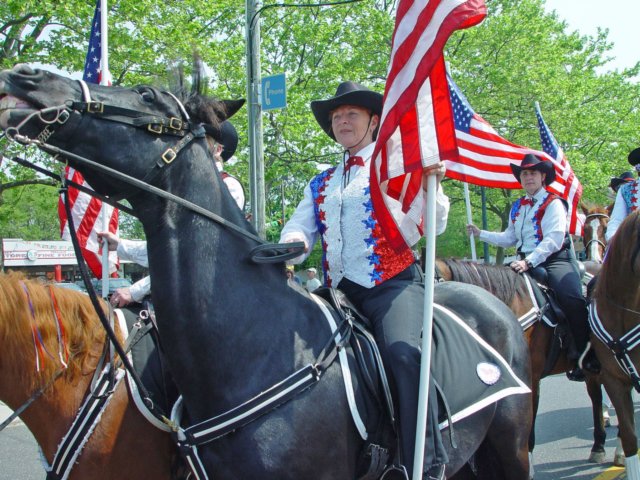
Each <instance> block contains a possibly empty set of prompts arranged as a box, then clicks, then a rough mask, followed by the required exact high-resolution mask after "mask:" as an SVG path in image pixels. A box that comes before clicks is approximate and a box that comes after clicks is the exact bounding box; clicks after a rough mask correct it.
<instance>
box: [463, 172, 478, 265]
mask: <svg viewBox="0 0 640 480" xmlns="http://www.w3.org/2000/svg"><path fill="white" fill-rule="evenodd" d="M464 203H465V204H466V206H467V224H470V223H473V218H472V217H471V199H470V198H469V184H468V183H467V182H464ZM469 241H470V242H471V260H473V261H474V262H476V261H477V260H478V257H477V256H476V239H475V238H474V236H473V233H472V234H471V236H470V237H469Z"/></svg>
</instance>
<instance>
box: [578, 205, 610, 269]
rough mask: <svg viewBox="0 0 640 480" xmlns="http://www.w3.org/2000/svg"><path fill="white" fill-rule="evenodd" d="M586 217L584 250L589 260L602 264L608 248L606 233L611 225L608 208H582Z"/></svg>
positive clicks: (583, 235)
mask: <svg viewBox="0 0 640 480" xmlns="http://www.w3.org/2000/svg"><path fill="white" fill-rule="evenodd" d="M582 211H583V213H584V215H585V221H584V228H583V234H582V238H583V242H584V249H585V252H586V255H587V258H586V259H587V260H591V261H593V262H598V263H601V262H602V259H603V258H604V252H605V249H606V246H607V240H606V238H605V233H606V231H607V224H608V223H609V214H608V212H607V209H606V207H598V206H595V207H586V206H584V205H583V206H582Z"/></svg>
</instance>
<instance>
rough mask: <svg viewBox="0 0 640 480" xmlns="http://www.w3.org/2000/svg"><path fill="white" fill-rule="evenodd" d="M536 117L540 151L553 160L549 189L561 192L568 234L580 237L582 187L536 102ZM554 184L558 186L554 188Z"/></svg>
mask: <svg viewBox="0 0 640 480" xmlns="http://www.w3.org/2000/svg"><path fill="white" fill-rule="evenodd" d="M536 117H537V118H538V129H539V130H540V141H541V142H542V150H544V152H545V153H546V154H547V155H549V156H550V157H551V158H552V159H553V160H554V163H555V167H556V181H555V182H554V183H552V184H551V187H554V186H555V187H556V188H557V187H558V186H560V187H561V192H560V193H559V195H560V196H561V197H562V198H564V199H565V200H566V201H567V202H568V203H569V232H570V233H572V234H574V235H582V222H581V220H580V219H579V218H578V204H579V203H580V198H581V197H582V185H581V184H580V181H579V180H578V177H576V176H575V174H574V173H573V169H572V168H571V165H569V162H568V161H567V157H566V156H565V155H564V152H563V150H562V148H560V145H559V144H558V142H556V139H555V138H554V136H553V134H552V133H551V130H549V127H548V126H547V124H546V123H545V122H544V119H543V118H542V113H540V105H538V102H536ZM556 183H558V184H559V185H558V186H556Z"/></svg>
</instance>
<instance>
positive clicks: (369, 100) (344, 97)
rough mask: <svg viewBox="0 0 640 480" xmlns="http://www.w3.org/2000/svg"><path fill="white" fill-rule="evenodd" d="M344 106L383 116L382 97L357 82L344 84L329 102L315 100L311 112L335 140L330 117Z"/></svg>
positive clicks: (339, 86)
mask: <svg viewBox="0 0 640 480" xmlns="http://www.w3.org/2000/svg"><path fill="white" fill-rule="evenodd" d="M342 105H355V106H357V107H363V108H367V109H369V110H371V112H372V113H374V114H376V115H381V114H382V95H381V94H379V93H378V92H374V91H373V90H369V89H368V88H367V87H365V86H363V85H360V84H359V83H355V82H342V83H341V84H340V85H338V88H337V90H336V94H335V95H334V96H333V97H331V98H329V99H327V100H314V101H313V102H311V111H312V112H313V115H314V116H315V117H316V121H317V122H318V124H320V126H321V127H322V129H323V130H324V131H325V132H326V134H327V135H329V136H330V137H331V138H333V139H334V140H335V139H336V137H335V135H334V134H333V130H332V129H331V118H330V117H329V115H330V114H331V112H332V111H333V110H335V109H336V108H338V107H341V106H342Z"/></svg>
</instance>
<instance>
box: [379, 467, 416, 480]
mask: <svg viewBox="0 0 640 480" xmlns="http://www.w3.org/2000/svg"><path fill="white" fill-rule="evenodd" d="M380 480H409V474H408V473H407V469H406V468H405V466H404V465H391V466H390V467H389V468H387V469H386V470H385V471H384V473H383V474H382V476H381V477H380Z"/></svg>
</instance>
